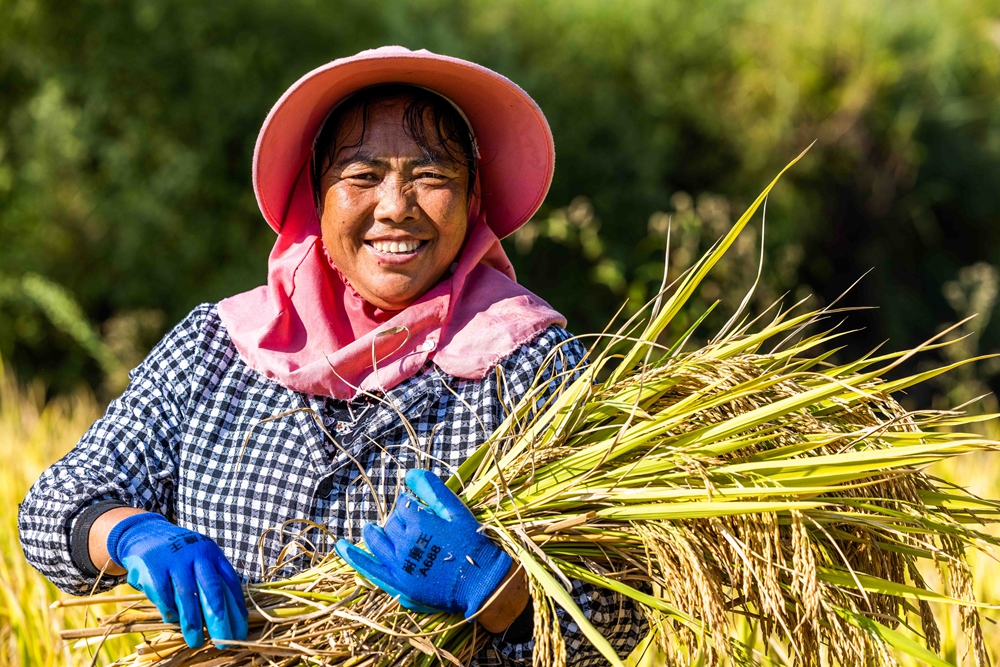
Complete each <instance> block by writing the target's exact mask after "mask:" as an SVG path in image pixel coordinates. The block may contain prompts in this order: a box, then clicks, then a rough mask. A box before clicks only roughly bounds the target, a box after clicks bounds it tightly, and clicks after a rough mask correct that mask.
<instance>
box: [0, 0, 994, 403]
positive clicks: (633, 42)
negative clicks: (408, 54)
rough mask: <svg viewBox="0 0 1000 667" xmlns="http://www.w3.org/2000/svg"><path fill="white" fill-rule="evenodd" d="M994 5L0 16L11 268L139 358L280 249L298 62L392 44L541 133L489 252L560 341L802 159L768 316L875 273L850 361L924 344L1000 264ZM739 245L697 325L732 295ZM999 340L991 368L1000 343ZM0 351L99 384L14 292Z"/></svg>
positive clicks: (0, 151) (31, 4)
mask: <svg viewBox="0 0 1000 667" xmlns="http://www.w3.org/2000/svg"><path fill="white" fill-rule="evenodd" d="M998 9H1000V3H998V2H997V1H994V0H965V1H960V0H914V1H913V2H909V3H892V2H888V1H887V0H882V1H874V2H873V1H871V0H867V1H866V0H842V1H841V2H837V3H829V2H823V1H822V0H809V1H801V0H798V1H796V0H758V1H756V2H750V0H716V1H714V2H706V3H689V2H683V1H682V0H630V2H627V3H606V2H597V1H596V0H575V1H572V2H567V1H565V0H503V1H501V2H496V1H492V0H491V1H487V0H422V1H420V2H416V1H415V0H386V1H385V2H382V3H378V4H377V5H373V4H371V3H362V2H360V1H358V0H342V1H340V2H337V3H321V2H315V1H314V0H297V1H294V2H289V1H285V2H277V1H275V0H234V1H233V2H228V3H194V2H185V1H183V0H182V1H179V2H178V1H174V2H167V1H166V0H130V1H126V0H81V2H78V3H73V4H69V5H67V4H66V3H60V2H54V1H53V0H0V15H3V16H4V17H5V18H6V20H5V21H4V22H3V23H2V25H0V273H2V274H3V275H4V276H7V277H8V279H9V280H8V282H7V283H6V284H15V283H17V281H20V280H21V278H22V277H23V276H24V275H25V274H28V273H34V274H38V275H40V276H44V277H45V278H46V279H48V280H50V281H54V282H55V283H57V284H59V285H62V286H63V287H64V288H65V289H67V290H69V291H70V292H71V293H72V294H73V296H74V297H75V299H76V300H77V301H78V302H79V303H80V304H81V306H82V308H83V311H84V312H85V313H86V315H87V316H88V317H89V318H90V319H91V320H92V321H93V322H94V323H96V325H97V326H98V327H99V328H100V330H101V331H102V332H103V335H104V337H105V339H106V345H105V348H102V349H110V350H122V352H120V356H124V357H126V358H127V359H126V363H134V358H135V356H136V350H140V351H141V350H144V349H147V348H148V346H149V345H150V344H151V343H152V342H153V341H155V339H156V336H158V335H160V334H161V333H162V331H163V328H164V327H168V326H170V325H171V324H172V323H173V322H175V321H177V320H178V319H180V318H181V317H182V316H183V315H184V314H185V313H186V312H187V311H188V310H189V309H190V308H191V307H192V306H193V305H195V304H197V303H199V302H202V301H213V300H218V299H220V298H223V297H225V296H227V295H230V294H233V293H235V292H237V291H241V290H244V289H248V288H250V287H253V286H255V285H257V284H259V283H260V282H261V281H263V280H264V277H265V262H266V257H267V253H268V251H269V249H270V246H271V243H272V239H273V237H272V235H271V232H270V230H269V229H268V228H267V227H266V225H264V224H263V223H262V221H261V219H260V215H259V213H258V212H257V209H256V205H255V202H254V199H253V193H252V189H251V187H250V174H249V167H250V156H251V154H252V150H253V144H254V140H255V138H256V134H257V130H258V129H259V126H260V123H261V121H262V120H263V118H264V116H265V115H266V113H267V109H268V108H269V107H270V105H271V104H272V103H273V102H274V101H275V100H276V99H277V97H278V96H279V95H280V94H281V92H282V91H283V90H284V89H285V87H287V86H288V85H289V84H290V83H291V82H292V81H294V80H295V79H296V78H298V76H300V75H301V74H303V73H304V72H306V71H307V70H308V69H310V68H312V67H314V66H316V65H319V64H321V63H323V62H326V61H328V60H330V59H333V58H336V57H339V56H343V55H348V54H351V53H354V52H356V51H358V50H360V49H363V48H368V47H373V46H379V45H382V44H391V43H396V44H402V45H404V46H407V47H410V48H421V47H426V48H429V49H431V50H434V51H438V52H441V53H448V54H452V55H456V56H460V57H464V58H469V59H471V60H474V61H477V62H480V63H482V64H484V65H486V66H488V67H492V68H494V69H496V70H498V71H500V72H502V73H504V74H506V75H507V76H509V77H511V78H512V79H513V80H515V81H517V82H518V83H520V84H521V85H522V86H523V87H524V88H526V89H527V90H528V92H529V93H531V94H532V95H533V96H534V97H535V98H536V99H537V100H538V102H539V103H540V105H541V106H542V108H543V109H544V110H545V112H546V114H547V116H548V117H549V120H550V122H551V124H552V127H553V132H554V134H555V138H556V146H557V151H558V155H559V160H558V164H557V169H556V177H555V182H554V183H553V187H552V190H551V192H550V194H549V197H548V199H547V201H546V204H545V207H544V208H543V210H542V211H541V212H540V213H539V216H538V217H537V219H536V221H534V222H533V224H532V225H531V226H530V227H529V228H527V229H526V230H525V232H524V233H522V234H521V235H519V236H518V238H516V239H511V240H509V241H508V242H507V243H508V247H509V250H510V253H511V255H512V258H513V259H514V261H515V265H516V268H517V269H518V271H519V274H520V276H521V280H522V282H525V283H526V284H527V285H528V286H529V287H531V288H532V289H534V290H535V291H537V292H539V293H540V294H541V295H543V296H544V297H545V298H547V299H548V300H549V301H550V302H552V303H553V304H554V305H555V306H556V307H558V308H560V309H561V310H562V311H563V312H565V313H566V314H567V315H568V316H569V319H570V325H571V328H572V329H573V330H575V331H588V330H594V329H597V328H600V327H601V326H602V325H603V324H604V323H605V322H606V320H607V319H608V317H610V315H611V314H612V313H613V312H614V311H615V310H616V309H617V306H618V305H619V304H620V302H621V300H622V298H623V297H626V296H628V297H629V298H630V299H631V300H632V303H634V304H635V303H641V302H642V301H643V300H644V299H646V298H648V296H649V295H650V294H651V293H652V291H653V290H655V288H656V287H657V286H658V285H659V281H660V274H661V267H662V244H663V239H664V232H665V229H666V220H668V219H671V218H672V241H673V243H672V245H673V248H674V250H673V257H672V264H673V266H674V267H675V268H681V267H682V265H683V263H684V260H685V258H686V259H687V260H690V259H691V258H693V257H695V256H696V255H697V253H698V252H700V250H701V249H703V248H704V247H705V246H706V244H707V243H709V242H710V241H711V240H712V239H714V238H715V236H716V235H717V234H718V232H719V231H720V230H721V229H723V228H724V227H725V225H726V224H728V223H729V221H730V220H732V219H733V216H735V215H738V214H739V213H740V212H741V210H742V207H743V206H744V205H745V202H747V201H749V200H750V199H751V198H752V197H753V196H755V195H756V193H757V192H759V190H760V189H761V188H762V187H763V185H764V184H765V183H766V182H767V181H769V180H770V178H771V177H772V176H773V175H774V173H776V172H777V170H778V169H779V168H780V167H781V166H783V165H784V164H785V163H786V162H787V161H788V160H789V159H790V158H791V157H793V156H794V155H795V154H797V153H798V152H799V151H800V150H801V149H802V148H803V147H805V146H806V145H808V144H809V143H810V142H812V141H813V140H817V145H816V146H815V147H814V149H813V151H812V152H811V154H810V156H809V157H808V158H807V159H806V160H805V161H804V162H803V163H802V164H801V166H800V167H797V168H796V169H795V170H794V172H793V173H792V174H790V177H789V178H788V180H786V182H785V183H784V184H782V186H780V187H779V188H778V190H777V191H776V192H775V194H774V196H772V197H771V200H770V201H769V203H768V219H767V231H766V234H765V237H764V240H765V264H764V275H763V279H762V285H761V286H760V287H759V288H758V294H759V296H758V304H764V303H767V302H768V300H770V299H773V298H776V297H777V296H778V295H780V294H781V293H782V292H784V291H785V290H793V291H795V290H797V289H798V288H799V287H800V286H801V289H798V291H797V292H795V293H796V294H797V293H799V292H802V291H808V290H809V289H811V290H813V291H814V292H816V293H817V295H818V298H819V299H821V300H825V301H827V302H828V301H830V300H831V299H832V298H834V297H835V296H836V295H838V294H839V293H840V292H841V291H842V290H843V289H844V288H845V287H847V286H848V285H849V284H850V283H852V282H853V281H854V280H855V279H856V278H858V277H859V276H860V275H861V274H862V273H864V272H865V271H867V270H868V269H871V268H874V271H873V273H872V274H871V276H869V277H868V278H867V279H865V280H864V281H863V282H862V283H861V285H860V286H859V288H858V289H857V290H855V292H854V293H853V294H852V295H850V296H849V297H848V302H849V303H851V304H871V305H878V306H880V307H881V310H879V311H872V312H869V313H867V314H862V315H859V316H857V317H854V318H852V321H853V322H855V323H856V324H858V325H864V326H866V333H865V334H864V337H863V338H862V339H861V341H862V342H864V343H868V344H875V343H877V342H880V341H881V340H883V339H884V338H886V337H889V338H891V340H892V343H891V344H892V345H893V346H902V345H912V344H914V343H916V342H918V341H919V340H920V339H922V338H925V337H926V336H928V335H930V334H931V333H933V332H934V331H935V329H936V326H937V324H938V322H940V321H943V320H954V319H955V318H956V316H957V314H956V311H955V310H954V309H953V307H952V305H953V304H952V302H953V301H954V299H952V300H951V301H949V299H948V298H947V297H946V295H945V294H944V293H943V292H942V286H943V285H944V284H945V283H948V282H949V281H952V282H954V281H959V282H961V280H960V278H959V273H960V270H961V269H962V267H966V266H972V265H976V263H977V262H985V263H987V264H990V265H996V264H998V263H1000V225H997V222H998V220H1000V187H998V185H1000V117H998V113H1000V112H998V111H997V109H996V105H995V101H996V99H998V93H1000V76H998V75H1000V50H998V41H1000V27H998V26H1000V22H998V18H1000V14H998ZM581 197H582V198H581ZM573 202H575V203H573ZM755 234H756V235H748V237H747V240H746V241H745V242H744V243H743V245H742V246H741V247H740V249H739V252H736V253H735V254H734V257H733V259H732V260H731V261H730V262H729V264H728V265H727V266H725V267H720V270H719V274H718V276H717V277H716V279H715V280H713V281H712V282H711V283H710V284H709V285H708V286H707V291H706V292H705V293H704V294H703V295H702V296H703V301H702V303H703V304H707V303H709V302H710V301H711V300H713V299H714V298H716V297H718V298H721V299H723V302H724V303H723V305H722V307H721V308H720V311H726V310H727V309H731V308H733V307H735V306H736V305H737V304H738V303H739V301H740V299H742V297H743V293H744V290H745V289H747V288H748V287H749V285H750V284H751V283H752V282H753V280H754V278H755V276H756V271H757V260H758V253H759V247H758V244H759V243H760V237H759V232H755ZM581 276H587V277H589V279H588V280H581V279H580V278H581ZM11 281H13V282H11ZM3 284H5V283H3V281H2V280H0V287H2V285H3ZM5 294H7V296H4V295H5ZM994 301H995V300H994ZM990 303H991V307H995V305H993V302H990ZM989 321H990V322H991V323H992V324H991V325H990V326H989V327H987V328H986V329H985V330H983V331H980V332H979V337H978V338H977V341H978V344H979V346H980V349H981V350H983V351H992V350H996V349H997V348H998V347H1000V325H998V324H997V323H998V322H1000V318H996V317H994V318H992V320H989ZM123 323H128V324H123ZM138 323H144V324H142V325H141V326H140V325H139V324H138ZM94 349H96V348H94ZM128 350H131V351H128ZM0 354H2V355H3V356H4V357H5V358H7V359H9V360H10V361H11V362H13V364H14V365H15V367H16V368H17V370H18V372H19V373H20V374H21V375H22V377H32V376H38V377H41V378H43V379H44V380H45V381H46V382H48V383H50V385H51V386H53V387H54V388H55V389H56V390H62V389H67V388H69V387H70V386H72V384H74V383H75V382H78V381H79V380H80V379H81V378H83V379H85V380H86V381H88V382H90V383H91V384H92V385H95V386H97V385H99V384H101V383H102V382H105V381H106V377H105V375H106V371H105V369H104V368H103V367H102V365H101V364H100V363H99V362H98V361H97V360H96V359H95V358H94V355H93V354H92V353H90V352H88V350H87V348H86V346H83V345H81V344H80V342H79V340H78V339H76V338H74V337H73V336H72V335H69V334H68V333H67V331H66V330H65V327H63V328H60V327H59V326H58V323H56V324H53V323H52V320H51V319H50V318H49V317H48V316H47V315H46V311H45V309H44V308H42V307H40V306H39V305H38V303H36V302H34V301H32V300H31V299H28V298H24V297H23V295H21V296H20V297H19V296H17V295H16V294H14V292H12V291H10V290H8V291H7V292H4V291H3V289H0ZM106 365H107V364H106V363H105V366H106ZM985 380H990V378H985ZM111 384H112V385H113V384H115V383H114V382H112V383H111ZM994 388H996V387H995V386H994Z"/></svg>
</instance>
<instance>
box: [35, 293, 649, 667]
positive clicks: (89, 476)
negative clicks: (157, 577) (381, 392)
mask: <svg viewBox="0 0 1000 667" xmlns="http://www.w3.org/2000/svg"><path fill="white" fill-rule="evenodd" d="M550 353H553V358H554V363H552V364H544V363H543V362H544V361H545V359H546V357H547V356H548V355H549V354H550ZM583 354H584V348H583V346H582V345H581V344H580V343H579V342H578V341H575V340H570V336H569V334H568V333H567V332H566V331H565V330H564V329H562V328H561V327H556V326H552V327H549V328H548V329H547V330H546V331H544V332H543V333H542V334H541V335H540V336H539V337H537V338H536V339H535V340H533V341H531V342H529V343H527V344H526V345H524V346H522V347H521V348H519V349H518V350H515V351H514V352H513V353H511V354H510V355H509V356H508V357H506V358H505V359H503V360H502V361H501V362H500V364H499V368H500V370H501V371H502V374H501V375H502V377H503V378H504V380H503V381H501V380H499V379H498V374H496V373H490V374H488V375H487V377H486V378H484V379H482V380H467V379H462V378H456V377H453V376H450V375H445V374H444V373H442V372H441V371H440V370H439V369H438V368H437V367H436V366H435V365H434V364H433V363H431V362H428V364H427V365H426V366H425V367H424V368H423V369H421V371H420V372H419V373H417V374H416V375H414V376H413V377H411V378H409V379H407V380H405V381H403V382H402V383H400V384H399V385H397V386H396V387H394V388H393V389H391V390H389V391H388V392H386V395H385V398H386V399H388V401H376V400H371V399H363V398H362V399H355V400H354V401H352V402H350V403H348V402H346V401H338V400H334V399H330V398H327V397H323V396H317V395H310V394H303V393H300V392H296V391H292V390H290V389H286V388H284V387H282V386H281V385H279V384H277V383H276V382H274V381H272V380H270V379H268V378H266V377H264V376H263V375H261V374H259V373H257V372H256V371H254V370H253V369H251V368H250V367H249V366H247V365H246V364H245V363H244V362H243V360H242V359H241V358H240V357H239V355H238V353H237V352H236V348H235V347H234V346H233V343H232V341H231V339H230V338H229V335H228V333H227V332H226V329H225V327H224V326H223V325H222V322H221V321H220V319H219V315H218V311H217V309H216V306H215V305H213V304H204V305H202V306H199V307H198V308H196V309H195V310H194V311H192V312H191V314H190V315H188V317H187V318H185V319H184V320H183V321H182V322H181V323H180V324H179V325H177V327H175V328H174V330H173V331H172V332H170V333H169V334H168V335H167V336H166V337H165V338H164V339H163V340H162V341H161V342H160V343H159V344H158V345H157V346H156V347H155V348H154V349H153V351H152V352H151V353H150V355H149V357H147V358H146V360H145V361H144V362H143V363H142V364H141V365H140V366H139V367H138V368H136V369H135V370H133V371H132V373H131V374H130V379H131V382H130V383H129V386H128V388H127V389H126V390H125V392H124V394H122V396H120V397H119V398H118V399H116V400H115V401H113V402H112V403H111V405H110V406H109V407H108V410H107V412H106V413H105V415H104V416H103V417H102V418H101V419H99V420H98V421H97V422H96V423H95V424H94V425H93V426H92V427H91V428H90V430H88V431H87V433H86V434H85V435H84V436H83V438H82V439H81V440H80V442H79V444H77V446H76V447H75V448H74V449H73V450H72V451H71V452H70V453H69V454H67V455H66V456H65V457H63V458H62V459H61V460H60V461H58V462H57V463H55V464H53V465H52V466H51V467H50V468H49V469H48V470H46V471H45V472H44V473H43V474H42V476H41V477H40V478H39V479H38V481H37V482H36V483H35V484H34V486H33V487H32V488H31V490H30V491H29V492H28V495H27V496H26V497H25V499H24V502H23V503H22V504H21V507H20V511H19V527H20V535H21V543H22V546H23V548H24V553H25V556H26V557H27V559H28V561H29V562H30V563H31V564H32V565H33V566H34V567H35V568H37V569H38V570H39V571H40V572H41V573H42V574H44V575H45V576H46V577H47V578H48V579H49V580H50V581H52V582H53V583H54V584H55V585H56V586H58V587H59V588H61V589H62V590H64V591H66V592H69V593H73V594H78V595H79V594H88V593H89V592H90V591H91V590H92V587H93V585H94V580H93V579H92V578H91V577H89V576H88V575H86V574H85V573H83V572H81V570H80V569H79V568H78V567H77V566H76V565H74V563H73V561H72V559H71V537H72V529H73V522H74V520H75V518H76V517H77V516H79V514H80V512H81V511H82V510H83V509H85V508H86V507H88V506H90V505H92V504H94V503H97V502H100V501H107V500H113V501H118V502H120V503H122V504H125V505H130V506H133V507H138V508H141V509H144V510H147V511H150V512H158V513H160V514H163V515H164V516H166V517H167V519H169V520H170V521H172V522H174V523H176V524H177V525H179V526H183V527H184V528H188V529H190V530H194V531H197V532H199V533H202V534H203V535H207V536H208V537H210V538H212V539H213V540H215V542H217V543H218V544H219V546H220V547H221V548H222V550H223V551H224V552H225V554H226V556H227V557H228V558H229V560H230V562H232V564H233V566H234V567H235V568H236V570H237V572H239V573H240V575H241V576H242V577H244V579H245V580H254V579H260V578H261V577H262V576H263V575H264V572H265V571H266V570H267V569H268V568H270V567H271V566H273V565H274V563H275V561H276V559H277V557H278V554H279V552H280V551H281V549H282V547H283V546H284V545H285V544H287V542H288V541H289V540H290V539H294V538H293V537H292V534H293V533H295V532H301V530H302V526H301V525H300V526H297V527H296V526H292V527H291V530H289V531H287V532H285V533H277V532H276V531H275V530H274V529H278V528H280V527H281V525H282V524H283V523H284V522H286V521H289V520H293V519H302V518H306V519H310V520H312V521H314V522H316V523H317V524H320V525H322V526H325V527H326V529H327V530H328V531H329V536H328V537H327V538H317V539H321V541H323V540H325V542H324V543H322V544H319V545H318V546H319V548H320V549H321V550H322V551H323V552H328V551H330V550H331V548H332V542H333V541H334V540H336V538H339V537H345V538H347V539H348V540H351V541H357V540H358V539H359V536H360V529H361V526H362V525H364V524H365V523H367V522H369V521H378V520H379V514H380V511H381V512H388V511H390V510H391V509H392V503H393V500H394V499H395V497H396V494H397V492H398V491H399V489H400V486H401V480H402V478H403V475H404V473H405V472H406V470H407V469H409V468H414V467H421V468H426V469H429V470H431V471H433V472H434V473H435V474H437V475H438V476H440V477H442V478H446V477H447V476H448V475H450V474H451V473H452V472H453V471H454V470H455V468H456V467H457V466H458V465H459V464H460V463H461V462H462V461H463V460H464V459H465V458H466V457H467V456H469V455H470V454H471V453H472V452H473V451H475V449H476V448H477V446H478V445H479V444H481V443H482V442H483V440H484V439H485V438H486V436H487V435H488V434H489V433H491V432H492V431H493V430H494V429H495V428H496V427H497V426H499V425H500V423H501V422H502V421H503V419H504V417H505V415H506V412H507V410H508V409H509V408H510V406H512V405H513V404H514V403H515V402H516V401H517V400H518V399H519V398H520V397H521V396H523V395H524V393H525V392H526V391H527V390H528V388H529V387H530V386H531V384H532V382H533V380H534V378H535V375H536V373H537V372H538V371H539V369H543V366H544V367H545V368H544V370H543V371H542V372H543V378H545V379H548V378H549V377H551V375H552V373H560V372H562V371H563V369H570V368H573V367H574V366H575V365H576V364H577V363H578V362H579V361H580V360H581V359H582V358H583ZM501 396H502V398H501ZM390 402H391V404H392V405H391V406H390V405H388V403H390ZM396 410H398V411H399V413H402V415H404V416H405V417H406V419H407V420H408V421H409V423H410V425H411V426H412V428H413V431H414V432H415V435H416V442H413V441H412V440H411V438H410V436H409V435H408V433H407V431H406V429H405V427H404V425H403V422H402V420H401V419H400V418H399V413H397V412H396ZM310 411H311V412H310ZM277 415H283V416H280V417H277V418H274V419H271V420H270V421H262V420H263V419H266V418H269V417H270V418H273V417H275V416H277ZM317 418H318V419H319V420H322V421H323V423H324V425H325V426H326V428H327V429H328V430H329V431H330V432H331V433H332V434H333V435H334V438H335V440H336V441H337V442H336V443H333V442H331V441H330V440H329V439H328V438H326V437H325V436H324V434H323V431H322V429H321V428H319V425H318V423H317ZM359 466H360V467H363V468H364V470H365V476H367V478H368V481H365V479H364V476H362V475H361V474H360V470H359ZM369 482H370V483H369ZM372 487H374V490H375V493H374V494H373V493H372ZM265 534H267V535H266V537H265V538H264V540H263V541H262V540H261V536H262V535H265ZM313 537H315V531H314V532H313ZM300 539H301V537H300ZM293 564H294V563H293ZM272 574H273V572H272ZM123 581H124V578H122V577H119V578H110V579H106V581H104V582H102V584H101V588H102V589H105V590H106V589H108V588H111V587H112V586H115V585H118V584H120V583H122V582H123ZM573 597H574V598H575V599H576V600H577V602H578V603H579V604H580V606H581V608H582V609H583V610H584V611H585V613H586V614H587V616H588V617H589V619H590V620H591V622H592V623H593V624H594V625H595V626H596V627H597V628H598V629H599V630H600V631H601V632H602V633H603V634H604V635H605V636H606V637H608V639H609V640H610V641H611V643H612V645H614V646H615V647H616V649H617V650H618V651H619V653H621V654H623V655H624V654H626V653H628V652H629V651H631V649H632V648H633V647H634V646H635V644H636V642H637V641H638V639H639V634H640V631H641V629H643V628H644V627H645V625H646V624H645V622H644V621H643V620H642V618H641V615H640V613H639V612H638V610H636V609H635V608H634V605H632V604H631V603H630V602H629V601H628V600H627V599H624V598H622V597H621V596H618V595H616V594H613V593H610V592H609V591H606V590H603V589H599V588H595V587H593V586H590V585H588V584H584V583H582V582H575V583H574V590H573ZM560 611H561V610H560ZM562 618H563V621H562V628H563V633H564V637H565V640H566V643H567V650H568V653H569V655H570V656H571V660H570V662H571V664H573V665H580V666H589V665H599V664H603V663H604V662H605V661H604V660H603V658H601V657H600V655H599V654H598V653H597V652H596V650H595V649H594V648H593V647H592V646H591V644H590V643H589V641H587V640H586V639H585V637H584V636H583V634H582V633H581V632H580V631H579V628H578V627H577V626H576V624H575V623H574V622H573V621H572V619H570V618H569V617H568V615H564V616H563V617H562ZM532 645H533V642H531V641H527V642H524V643H509V642H505V641H504V640H503V638H502V635H501V636H497V637H496V638H494V640H493V642H492V643H491V645H490V646H489V647H487V649H486V650H484V651H483V652H482V654H481V655H480V656H478V658H477V662H478V664H480V665H483V666H485V665H528V664H530V663H531V651H532Z"/></svg>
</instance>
